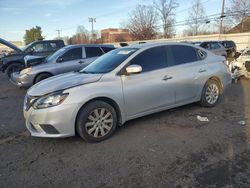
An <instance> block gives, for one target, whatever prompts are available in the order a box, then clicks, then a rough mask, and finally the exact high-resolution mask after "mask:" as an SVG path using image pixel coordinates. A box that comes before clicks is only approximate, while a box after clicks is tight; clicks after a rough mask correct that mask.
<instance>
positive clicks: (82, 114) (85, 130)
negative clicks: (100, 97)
mask: <svg viewBox="0 0 250 188" xmlns="http://www.w3.org/2000/svg"><path fill="white" fill-rule="evenodd" d="M96 113H97V114H98V116H97V114H96ZM108 114H110V115H108ZM101 117H102V118H101ZM105 117H106V118H105ZM105 120H106V121H107V122H106V123H105ZM104 125H105V126H104ZM116 126H117V115H116V111H115V110H114V108H113V107H112V106H111V105H110V104H108V103H106V102H103V101H93V102H90V103H88V104H86V105H85V106H84V107H83V108H81V110H80V111H79V113H78V116H77V120H76V131H77V133H78V134H79V135H80V136H81V137H82V138H83V139H84V140H85V141H87V142H100V141H103V140H106V139H108V138H109V137H111V136H112V135H113V133H114V131H115V129H116ZM105 131H106V132H105ZM102 134H103V135H102Z"/></svg>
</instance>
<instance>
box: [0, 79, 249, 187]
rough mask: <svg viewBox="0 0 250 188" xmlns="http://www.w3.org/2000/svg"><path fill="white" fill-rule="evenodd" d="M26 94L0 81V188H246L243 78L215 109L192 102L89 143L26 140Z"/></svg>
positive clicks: (246, 101) (246, 115) (246, 128)
mask: <svg viewBox="0 0 250 188" xmlns="http://www.w3.org/2000/svg"><path fill="white" fill-rule="evenodd" d="M25 92H26V91H25V90H24V89H18V88H16V87H14V86H12V85H11V84H10V83H9V82H8V81H7V79H6V78H5V76H4V75H3V74H1V75H0V187H26V188H27V187H86V188H91V187H96V188H111V187H114V188H115V187H124V188H127V187H135V188H140V187H142V188H145V187H164V188H165V187H250V178H249V177H250V145H249V144H250V82H249V81H247V80H241V81H240V82H238V83H237V84H232V85H231V87H230V88H229V89H228V90H227V91H226V92H225V94H224V96H223V98H222V100H221V101H220V103H219V104H218V105H217V106H216V107H215V108H202V107H200V106H199V105H198V104H191V105H187V106H184V107H180V108H176V109H172V110H168V111H164V112H161V113H157V114H153V115H150V116H146V117H143V118H139V119H136V120H133V121H130V122H127V123H126V124H125V125H124V126H123V127H120V128H118V130H117V131H116V133H115V134H114V136H113V137H112V138H110V139H108V140H106V141H104V142H101V143H94V144H93V143H92V144H90V143H86V142H84V141H83V140H81V139H80V138H79V137H72V138H66V139H46V138H33V137H30V136H29V133H28V132H27V131H26V129H25V124H24V119H23V116H22V103H23V98H24V95H25ZM197 115H200V116H206V117H208V119H209V122H200V121H198V120H197ZM241 120H244V121H245V122H246V125H240V124H239V121H241Z"/></svg>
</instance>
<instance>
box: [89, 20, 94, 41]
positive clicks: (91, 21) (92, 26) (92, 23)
mask: <svg viewBox="0 0 250 188" xmlns="http://www.w3.org/2000/svg"><path fill="white" fill-rule="evenodd" d="M89 22H90V23H91V28H92V29H91V31H92V37H91V39H92V41H93V39H94V22H96V18H89Z"/></svg>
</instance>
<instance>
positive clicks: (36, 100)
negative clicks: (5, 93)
mask: <svg viewBox="0 0 250 188" xmlns="http://www.w3.org/2000/svg"><path fill="white" fill-rule="evenodd" d="M230 83H231V76H230V72H229V71H228V67H227V66H226V64H225V58H224V57H222V56H217V55H215V54H213V53H211V52H209V51H207V50H205V49H203V48H200V47H197V46H194V45H191V44H182V43H153V44H141V45H135V46H128V47H124V48H120V49H116V50H113V51H111V52H109V53H107V54H105V55H103V56H101V57H99V58H98V59H96V60H95V61H94V62H93V63H92V64H90V65H88V66H87V67H85V68H84V69H83V70H81V71H80V72H75V73H68V74H64V75H59V76H55V77H52V78H49V79H47V80H44V81H41V82H39V83H38V84H36V85H34V86H33V87H32V88H31V89H29V90H28V92H27V95H26V97H25V103H24V116H25V119H26V126H27V128H28V130H29V131H30V133H31V135H32V136H38V137H68V136H73V135H75V134H76V132H77V133H78V134H79V135H80V136H81V137H82V138H83V139H85V140H86V141H92V142H97V141H102V140H104V139H107V138H108V137H110V136H111V135H112V134H113V133H114V131H115V129H116V127H117V126H119V125H123V124H124V123H125V122H126V121H128V120H131V119H134V118H138V117H141V116H145V115H148V114H152V113H156V112H159V111H162V110H167V109H170V108H174V107H177V106H181V105H185V104H188V103H193V102H197V101H199V102H200V104H201V105H202V106H205V107H213V106H215V105H216V104H217V103H218V101H219V99H220V97H221V95H222V93H223V91H224V89H225V88H226V87H227V86H228V85H229V84H230Z"/></svg>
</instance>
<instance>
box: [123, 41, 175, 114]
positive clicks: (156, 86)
mask: <svg viewBox="0 0 250 188" xmlns="http://www.w3.org/2000/svg"><path fill="white" fill-rule="evenodd" d="M129 65H140V66H141V67H142V72H141V73H138V74H131V75H122V76H121V81H122V85H123V93H124V104H125V111H126V115H127V118H128V119H131V118H135V117H137V116H140V115H144V114H147V113H150V112H154V111H157V110H158V109H161V108H166V106H171V105H173V104H174V103H175V96H174V87H175V84H174V78H172V77H171V75H167V74H171V72H169V71H168V67H167V58H166V50H165V46H160V47H153V48H150V49H147V50H145V51H143V52H141V53H140V54H138V55H137V56H136V57H134V58H133V59H132V60H131V61H130V63H129V64H128V65H127V66H129ZM127 66H126V67H127ZM126 67H124V68H126ZM168 76H169V77H168Z"/></svg>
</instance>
